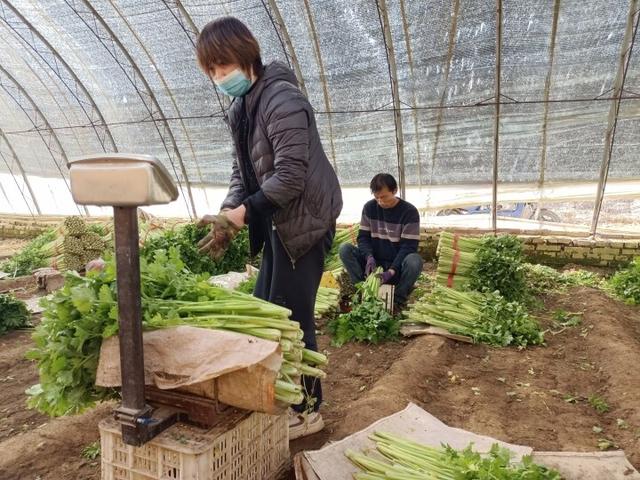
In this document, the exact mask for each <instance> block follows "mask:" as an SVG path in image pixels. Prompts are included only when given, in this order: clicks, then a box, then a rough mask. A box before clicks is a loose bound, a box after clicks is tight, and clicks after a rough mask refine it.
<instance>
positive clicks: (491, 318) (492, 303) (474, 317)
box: [406, 286, 544, 347]
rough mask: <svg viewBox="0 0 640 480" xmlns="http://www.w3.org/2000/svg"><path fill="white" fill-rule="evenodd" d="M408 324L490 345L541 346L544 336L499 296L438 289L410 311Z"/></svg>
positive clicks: (519, 309) (522, 312)
mask: <svg viewBox="0 0 640 480" xmlns="http://www.w3.org/2000/svg"><path fill="white" fill-rule="evenodd" d="M406 317H407V321H409V322H420V323H428V324H430V325H433V326H436V327H440V328H444V329H445V330H447V331H449V332H451V333H455V334H459V335H466V336H469V337H471V338H472V339H473V340H474V341H475V342H481V343H488V344H490V345H498V346H508V345H518V346H523V347H524V346H527V345H539V344H541V343H543V342H544V335H543V333H542V331H541V330H540V326H539V325H538V323H537V322H536V321H535V320H534V319H533V318H532V317H530V316H529V314H528V313H527V312H526V310H525V308H524V307H523V306H522V305H520V304H519V303H517V302H508V301H506V300H505V299H504V298H503V297H502V296H501V295H500V294H499V293H498V292H493V293H478V292H459V291H457V290H454V289H452V288H446V287H442V286H437V287H436V288H435V289H434V291H433V294H432V295H431V296H429V297H427V298H426V299H423V300H420V301H418V302H416V303H414V304H413V305H411V307H410V308H409V310H408V312H407V313H406Z"/></svg>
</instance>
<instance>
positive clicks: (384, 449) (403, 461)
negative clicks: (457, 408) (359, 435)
mask: <svg viewBox="0 0 640 480" xmlns="http://www.w3.org/2000/svg"><path fill="white" fill-rule="evenodd" d="M369 438H370V439H371V440H373V441H374V442H375V443H376V448H377V452H378V455H375V456H373V455H366V454H363V453H357V452H354V451H353V450H347V451H346V453H345V455H346V457H347V458H348V459H349V460H350V461H351V462H352V463H353V464H354V465H355V466H357V467H358V468H360V469H361V470H362V472H360V473H356V474H354V479H355V480H461V479H465V480H525V479H528V480H562V477H561V476H560V474H559V473H558V472H557V471H555V470H551V469H548V468H547V467H543V466H540V465H536V464H535V463H533V461H532V460H531V457H529V456H524V457H522V462H521V463H518V464H512V463H511V455H512V454H511V452H510V451H509V450H507V449H506V448H503V447H500V446H499V445H498V444H497V443H496V444H493V445H492V446H491V450H490V451H489V454H488V455H480V454H479V453H478V452H474V451H473V449H472V444H470V445H468V446H467V447H466V448H465V449H464V450H460V451H458V450H455V449H454V448H452V447H450V446H448V445H444V446H442V447H438V448H434V447H429V446H427V445H422V444H420V443H417V442H414V441H411V440H407V439H404V438H402V437H399V436H396V435H392V434H390V433H383V432H375V433H374V434H372V435H371V436H370V437H369Z"/></svg>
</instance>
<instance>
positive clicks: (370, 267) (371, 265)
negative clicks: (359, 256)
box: [364, 255, 376, 277]
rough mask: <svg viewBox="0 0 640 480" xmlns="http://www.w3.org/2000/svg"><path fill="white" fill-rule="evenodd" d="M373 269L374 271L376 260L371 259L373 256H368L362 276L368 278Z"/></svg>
mask: <svg viewBox="0 0 640 480" xmlns="http://www.w3.org/2000/svg"><path fill="white" fill-rule="evenodd" d="M375 269H376V259H375V258H373V255H369V256H368V257H367V264H366V265H365V267H364V276H365V277H368V276H369V275H371V274H372V273H373V271H374V270H375Z"/></svg>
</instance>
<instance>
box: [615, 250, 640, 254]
mask: <svg viewBox="0 0 640 480" xmlns="http://www.w3.org/2000/svg"><path fill="white" fill-rule="evenodd" d="M620 253H621V254H623V255H640V250H639V249H636V248H623V249H622V250H621V251H620Z"/></svg>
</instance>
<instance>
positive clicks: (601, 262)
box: [598, 260, 609, 267]
mask: <svg viewBox="0 0 640 480" xmlns="http://www.w3.org/2000/svg"><path fill="white" fill-rule="evenodd" d="M598 265H601V266H603V267H608V266H609V262H608V261H607V260H600V262H599V263H598Z"/></svg>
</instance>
